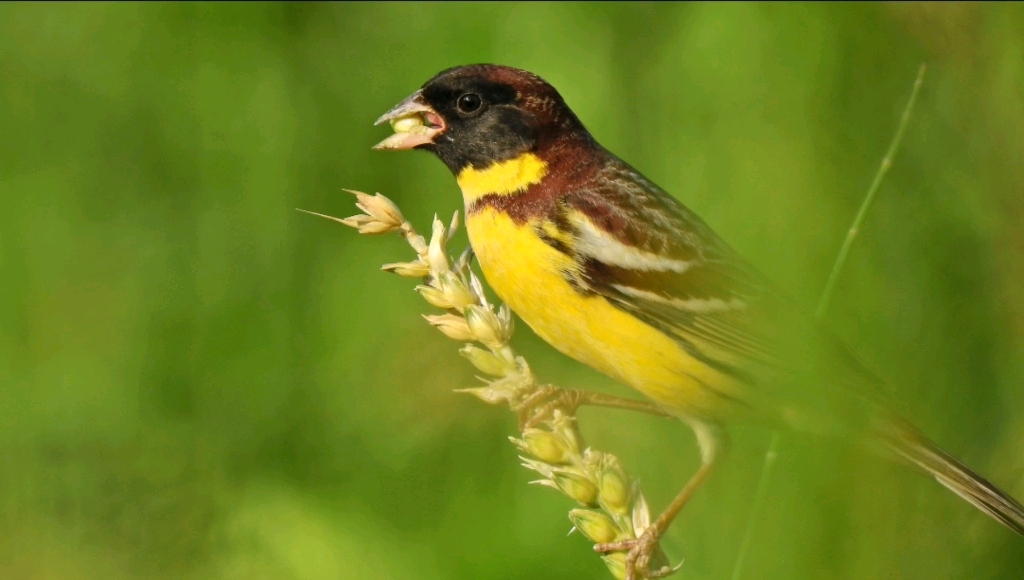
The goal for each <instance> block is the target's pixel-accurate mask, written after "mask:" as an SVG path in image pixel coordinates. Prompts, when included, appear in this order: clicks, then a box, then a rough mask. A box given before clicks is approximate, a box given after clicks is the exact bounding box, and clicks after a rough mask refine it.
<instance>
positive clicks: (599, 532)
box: [569, 509, 622, 544]
mask: <svg viewBox="0 0 1024 580" xmlns="http://www.w3.org/2000/svg"><path fill="white" fill-rule="evenodd" d="M569 521H571V522H572V525H574V526H576V529H577V530H579V531H580V532H581V533H582V534H583V535H584V536H586V537H587V538H589V539H590V541H591V542H594V543H595V544H606V543H608V542H614V541H615V540H617V539H618V538H619V536H620V535H621V533H622V531H621V530H620V529H619V527H618V526H616V525H615V522H613V521H612V519H611V518H610V517H608V516H606V515H604V514H603V513H601V512H598V511H594V510H583V509H574V510H571V511H570V512H569Z"/></svg>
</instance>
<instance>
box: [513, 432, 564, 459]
mask: <svg viewBox="0 0 1024 580" xmlns="http://www.w3.org/2000/svg"><path fill="white" fill-rule="evenodd" d="M522 442H523V447H522V450H523V451H525V452H526V453H529V454H530V455H532V456H534V457H536V458H537V459H540V460H541V461H544V462H547V463H554V464H562V463H568V462H569V458H570V457H571V456H572V449H571V448H570V447H569V446H568V445H566V442H565V440H564V439H562V438H561V437H559V436H558V435H555V434H554V433H552V432H551V431H545V430H543V429H527V430H525V431H523V439H522Z"/></svg>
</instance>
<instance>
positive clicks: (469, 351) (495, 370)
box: [459, 344, 514, 377]
mask: <svg viewBox="0 0 1024 580" xmlns="http://www.w3.org/2000/svg"><path fill="white" fill-rule="evenodd" d="M459 354H461V355H462V356H464V357H466V358H468V359H469V362H471V363H473V366H475V367H476V368H477V369H479V370H480V372H483V373H487V374H489V375H493V376H496V377H502V376H505V375H506V374H508V373H509V372H511V371H512V370H514V369H512V367H511V366H510V365H509V364H508V363H506V362H505V361H503V360H501V359H500V358H498V357H496V356H494V355H493V354H492V353H489V352H487V351H486V350H483V349H482V348H477V347H475V346H473V345H471V344H467V345H466V346H464V347H462V348H461V349H459Z"/></svg>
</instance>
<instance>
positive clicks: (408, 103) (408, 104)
mask: <svg viewBox="0 0 1024 580" xmlns="http://www.w3.org/2000/svg"><path fill="white" fill-rule="evenodd" d="M422 93H423V92H422V91H416V92H415V93H413V94H411V95H409V98H407V99H405V100H404V101H402V102H401V103H398V104H397V105H395V107H394V108H393V109H391V110H390V111H388V112H387V113H384V114H383V115H381V117H380V119H377V122H376V123H374V125H380V124H381V123H383V122H384V121H390V122H391V128H392V129H394V131H395V134H394V135H392V136H390V137H388V138H387V139H385V140H383V141H381V142H380V143H377V144H376V145H374V146H373V148H374V149H378V150H383V149H396V150H399V149H412V148H413V147H418V146H420V145H426V144H428V143H433V142H434V137H435V136H437V135H439V134H440V133H442V132H444V130H445V125H444V119H442V118H441V116H440V115H438V114H437V113H436V112H434V110H433V109H431V108H430V107H429V106H427V104H426V103H424V102H423V94H422Z"/></svg>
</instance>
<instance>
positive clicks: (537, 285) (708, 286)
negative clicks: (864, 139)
mask: <svg viewBox="0 0 1024 580" xmlns="http://www.w3.org/2000/svg"><path fill="white" fill-rule="evenodd" d="M385 122H390V123H391V126H392V128H393V131H394V133H393V134H392V135H390V136H388V137H387V138H386V139H384V140H383V141H381V142H380V143H379V144H377V145H376V146H375V149H378V150H408V149H420V150H426V151H429V152H431V153H433V154H434V155H436V156H437V157H438V158H439V159H440V160H441V161H442V162H443V163H444V164H445V165H446V166H447V167H448V169H450V170H451V172H452V174H453V175H454V176H455V179H456V182H457V184H458V186H459V188H460V189H461V192H462V197H463V201H464V204H465V216H466V218H465V219H466V222H465V223H466V231H467V235H468V237H469V241H470V245H471V247H472V250H473V252H474V254H475V256H476V259H477V261H478V264H479V268H480V270H481V271H482V273H483V275H484V278H485V279H486V280H487V282H488V284H489V285H490V286H491V288H492V289H493V290H494V292H495V293H496V294H497V295H498V297H500V298H501V299H502V300H503V301H504V302H505V303H506V304H507V305H508V306H509V307H510V308H511V309H512V311H513V312H515V313H516V315H517V316H518V317H519V318H520V319H521V320H522V321H523V322H525V323H526V324H527V325H528V326H529V327H530V328H531V329H532V330H533V331H534V332H535V333H536V334H537V336H539V337H540V338H542V339H543V340H545V341H546V342H547V343H549V344H550V345H551V346H553V347H554V348H555V349H557V350H559V351H561V352H562V353H564V354H566V355H568V356H569V357H571V358H573V359H576V360H577V361H579V362H581V363H583V364H585V365H588V366H590V367H592V368H594V369H596V370H598V371H600V372H602V373H604V374H605V375H607V376H609V377H611V378H613V379H615V380H617V381H619V382H621V383H624V384H625V385H628V386H630V387H632V388H633V389H635V390H636V391H638V392H640V393H641V394H643V395H644V396H646V397H647V398H649V399H650V400H652V401H654V402H655V403H656V404H657V405H659V406H660V407H661V408H663V409H664V410H665V411H667V412H668V413H670V414H671V415H673V416H675V417H677V418H679V419H680V420H682V421H683V422H685V423H686V424H688V425H689V427H690V428H691V429H692V430H693V431H694V434H695V436H696V440H697V443H698V445H699V447H700V455H701V464H700V467H699V468H698V469H697V471H696V473H695V474H694V475H693V476H692V478H691V479H690V480H689V482H688V483H687V484H686V486H685V487H684V488H683V490H682V491H681V492H680V493H679V495H678V496H676V498H675V499H674V500H673V501H672V502H671V503H670V504H669V506H668V507H667V508H666V509H665V511H664V512H663V513H662V514H661V516H659V518H658V519H657V520H656V521H655V522H654V524H652V525H651V526H649V527H648V528H647V529H646V530H645V531H644V533H643V534H641V536H640V537H639V538H636V539H635V540H629V541H625V542H617V543H613V544H608V545H604V546H601V545H599V546H597V547H596V549H597V550H598V551H612V550H628V556H627V573H628V577H629V578H638V577H642V578H653V577H659V576H660V575H666V574H667V573H668V572H669V571H668V570H666V569H661V570H651V569H650V566H651V561H652V555H653V554H654V552H655V550H656V547H657V544H658V540H659V538H660V536H661V535H662V534H664V533H665V530H666V529H667V528H668V526H669V525H670V524H671V522H672V520H673V519H674V518H675V516H676V515H677V514H678V513H679V511H680V510H681V509H682V507H683V506H684V505H685V503H686V502H687V501H688V500H689V499H690V497H692V495H693V493H694V491H695V490H696V489H697V488H699V487H700V486H701V485H702V484H703V483H704V482H705V481H706V480H707V478H708V476H709V475H710V474H711V472H712V471H713V469H714V467H715V466H716V465H717V464H719V463H720V461H721V459H722V457H723V456H724V455H725V453H726V451H727V449H728V441H729V439H728V435H727V426H728V425H732V424H736V423H741V422H752V423H757V424H763V425H767V426H770V427H773V428H780V429H789V430H794V431H802V432H809V433H817V434H822V435H832V436H842V437H848V438H852V439H853V440H855V441H859V442H864V443H866V444H867V445H868V446H871V447H874V448H877V449H879V450H882V451H884V452H885V453H886V454H888V456H890V457H891V458H893V459H895V460H897V461H901V462H904V463H907V464H909V465H911V466H913V467H916V468H917V469H918V470H920V471H923V472H924V473H925V474H928V475H930V476H932V477H934V478H935V479H936V480H937V481H938V482H939V483H941V484H942V485H943V486H945V487H947V488H949V489H950V490H952V491H953V492H955V493H956V494H957V495H959V496H960V497H961V498H963V499H965V500H966V501H967V502H969V503H971V504H972V505H974V506H975V507H976V508H978V509H979V510H981V511H982V512H984V513H985V514H987V515H989V516H991V517H992V518H994V519H995V520H997V521H999V522H1000V523H1002V524H1004V525H1005V526H1006V527H1008V528H1010V529H1011V530H1013V531H1015V532H1017V533H1018V534H1021V535H1024V507H1022V506H1021V504H1020V503H1019V502H1018V501H1016V500H1015V499H1013V498H1012V497H1010V496H1009V495H1008V494H1006V493H1004V492H1003V491H1001V490H1000V489H998V488H997V487H995V486H994V485H993V484H991V483H989V482H988V481H987V480H985V479H984V478H982V477H981V476H980V475H978V474H977V473H975V472H974V471H972V470H971V469H970V468H968V467H967V466H965V465H964V464H963V463H961V462H960V461H959V460H957V459H956V458H954V457H953V456H951V455H949V454H948V453H946V452H945V451H943V450H942V449H941V448H940V447H939V446H938V445H937V444H935V443H934V442H932V441H931V440H930V439H928V438H927V437H926V436H925V435H924V434H923V433H922V432H921V431H920V430H918V429H917V428H915V427H914V426H913V425H912V424H911V423H910V422H909V421H908V420H906V419H904V418H903V415H902V414H900V413H899V412H897V411H896V410H894V409H898V408H899V406H898V404H897V403H895V402H894V400H895V397H894V396H893V394H892V393H893V389H892V387H891V386H890V385H889V384H888V383H887V382H886V381H885V380H883V379H882V378H880V377H879V376H878V374H877V373H875V372H873V371H872V370H870V369H869V368H868V367H867V366H866V365H865V364H864V363H862V362H861V360H860V359H859V358H858V357H857V356H856V355H855V354H854V353H853V352H852V351H851V350H850V349H849V348H848V347H847V346H845V345H844V344H843V343H842V342H841V341H840V340H839V339H838V338H836V337H834V336H833V335H832V334H830V333H829V332H828V331H827V330H826V329H825V328H823V327H822V326H821V325H820V324H818V323H817V321H815V320H814V319H813V318H811V317H810V316H809V315H808V314H807V313H805V312H803V311H802V309H801V308H800V307H799V306H798V305H797V304H796V303H795V301H794V300H793V299H791V298H789V297H787V295H786V293H785V292H784V291H783V290H781V289H780V288H779V287H778V286H776V285H775V284H774V283H773V282H772V281H771V280H770V279H769V278H768V277H767V276H766V275H764V274H762V273H761V272H760V271H759V270H758V269H757V268H756V267H754V266H753V265H752V264H751V263H750V262H748V261H747V260H746V259H744V258H743V257H742V256H741V255H740V254H739V253H738V252H737V251H736V250H734V249H733V248H732V247H731V246H730V245H729V244H727V243H726V242H725V241H724V240H723V239H722V238H721V237H719V235H718V234H716V233H715V232H714V231H713V230H712V229H711V227H710V226H708V224H707V223H705V222H704V220H702V219H701V218H700V217H699V216H698V215H697V214H696V213H694V212H693V211H691V210H690V209H689V208H687V207H686V206H684V205H683V204H682V203H681V202H680V201H678V200H677V199H676V198H675V197H673V196H672V195H670V194H669V193H667V192H666V191H664V190H663V189H662V188H660V187H659V186H657V185H656V184H655V183H653V182H652V181H651V180H649V179H648V178H646V177H645V176H644V175H642V174H641V173H640V172H639V171H637V170H636V169H634V168H633V167H632V166H631V165H629V164H627V163H626V162H625V161H623V160H622V159H620V158H619V157H617V156H616V155H614V154H613V153H611V152H610V151H608V150H607V149H605V148H604V147H602V146H601V145H600V144H599V143H598V142H597V140H596V139H595V138H594V137H593V136H592V135H591V133H590V132H589V131H588V130H587V129H586V128H585V127H584V125H583V123H582V122H581V121H580V119H579V118H578V117H577V116H576V115H575V114H574V113H573V111H572V110H571V109H570V108H569V106H568V105H567V104H566V102H565V100H564V99H563V98H562V96H561V95H560V94H559V92H558V91H557V90H556V89H555V88H554V87H553V86H552V85H551V84H549V83H548V82H546V81H545V80H544V79H542V78H541V77H539V76H537V75H535V74H533V73H530V72H527V71H524V70H520V69H516V68H512V67H508V66H501V65H493V64H477V65H465V66H458V67H454V68H449V69H447V70H444V71H441V72H440V73H438V74H437V75H435V76H434V77H433V78H431V79H430V80H428V81H427V82H426V83H425V84H423V85H422V86H421V88H420V89H419V90H416V91H415V92H414V93H412V94H411V95H410V96H409V97H408V98H406V99H404V100H403V101H401V102H400V103H399V104H398V105H396V106H395V107H393V108H392V109H391V110H389V111H388V112H387V113H385V114H384V115H383V116H381V117H380V118H379V119H378V120H377V124H381V123H385Z"/></svg>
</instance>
